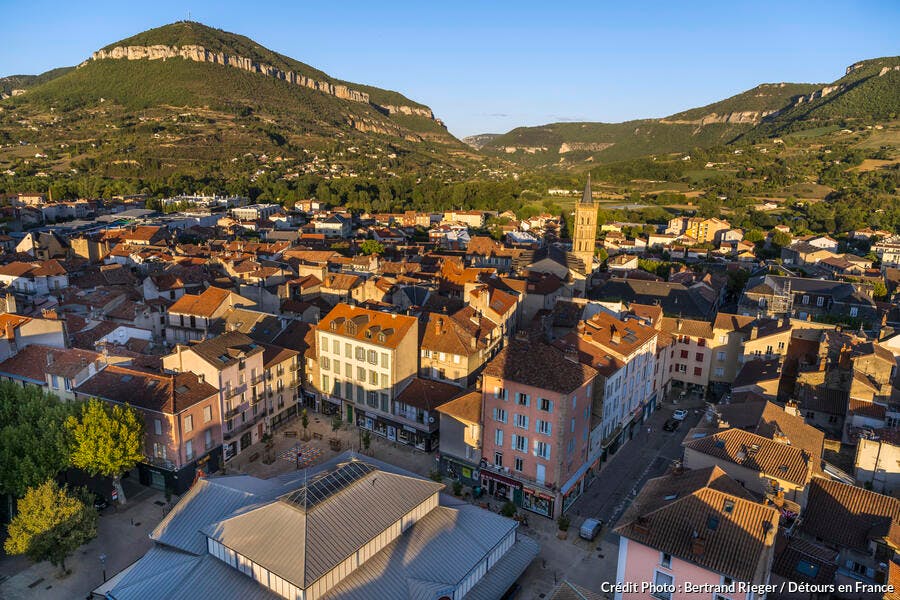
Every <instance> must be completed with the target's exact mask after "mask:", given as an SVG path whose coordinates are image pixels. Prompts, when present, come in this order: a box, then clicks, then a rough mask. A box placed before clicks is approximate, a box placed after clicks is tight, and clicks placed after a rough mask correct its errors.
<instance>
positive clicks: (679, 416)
mask: <svg viewBox="0 0 900 600" xmlns="http://www.w3.org/2000/svg"><path fill="white" fill-rule="evenodd" d="M687 415H688V412H687V411H686V410H684V409H683V408H679V409H678V410H676V411H675V412H674V413H672V418H673V419H675V420H676V421H684V420H685V418H687Z"/></svg>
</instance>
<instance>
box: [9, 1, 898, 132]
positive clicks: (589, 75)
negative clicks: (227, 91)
mask: <svg viewBox="0 0 900 600" xmlns="http://www.w3.org/2000/svg"><path fill="white" fill-rule="evenodd" d="M283 4H284V5H283V6H282V5H279V3H274V2H265V1H262V0H257V1H254V2H247V1H246V0H245V1H244V2H232V1H230V0H222V1H218V2H205V1H190V2H169V1H166V0H160V1H153V2H142V3H133V2H122V1H121V0H118V1H116V2H107V1H98V2H46V1H44V0H32V1H29V2H23V1H22V0H0V15H2V17H3V19H2V20H3V23H4V27H3V29H4V36H3V37H4V41H3V44H2V48H0V75H9V74H14V73H39V72H42V71H45V70H47V69H50V68H54V67H58V66H62V65H72V64H77V63H78V62H81V61H82V60H84V59H85V58H86V57H88V56H89V55H90V53H91V52H92V51H94V50H96V49H97V48H100V47H102V46H105V45H106V44H109V43H111V42H114V41H116V40H118V39H121V38H124V37H127V36H129V35H133V34H135V33H137V32H139V31H142V30H144V29H149V28H151V27H156V26H159V25H163V24H166V23H169V22H172V21H175V20H180V19H185V18H187V17H188V13H189V12H190V17H191V18H192V19H194V20H198V21H201V22H203V23H206V24H208V25H212V26H214V27H219V28H222V29H225V30H228V31H233V32H236V33H241V34H244V35H247V36H249V37H251V38H253V39H254V40H256V41H257V42H259V43H261V44H262V45H264V46H267V47H268V48H271V49H272V50H275V51H277V52H280V53H282V54H286V55H288V56H291V57H293V58H296V59H298V60H301V61H303V62H306V63H308V64H310V65H312V66H314V67H317V68H319V69H321V70H323V71H325V72H327V73H329V74H331V75H333V76H335V77H339V78H341V79H346V80H349V81H354V82H358V83H367V84H371V85H375V86H378V87H384V88H390V89H395V90H398V91H400V92H402V93H404V94H405V95H407V96H408V97H410V98H412V99H415V100H417V101H419V102H423V103H425V104H428V105H429V106H431V107H432V108H433V109H434V111H435V114H437V116H439V117H440V118H442V119H444V121H445V122H446V123H447V125H448V127H449V128H450V131H451V132H453V133H454V134H456V135H457V136H464V135H470V134H473V133H483V132H504V131H508V130H509V129H512V128H513V127H516V126H519V125H540V124H543V123H549V122H553V121H565V120H591V121H608V122H615V121H623V120H627V119H634V118H641V117H660V116H665V115H668V114H672V113H674V112H678V111H680V110H684V109H687V108H691V107H695V106H702V105H704V104H708V103H710V102H714V101H716V100H719V99H722V98H725V97H728V96H730V95H733V94H736V93H738V92H741V91H743V90H745V89H748V88H751V87H753V86H754V85H756V84H758V83H762V82H777V81H803V82H828V81H833V80H834V79H837V78H838V77H840V76H841V75H842V74H843V72H844V68H845V67H847V66H848V65H850V64H852V63H853V62H855V61H857V60H860V59H864V58H872V57H876V56H886V55H897V54H900V34H898V31H900V1H898V0H887V1H858V2H857V1H853V0H850V1H847V0H844V1H843V2H832V1H830V0H819V1H815V2H792V1H790V0H785V1H781V2H769V1H768V0H765V1H764V0H760V1H755V2H742V1H735V2H730V1H725V2H705V3H701V2H691V1H681V2H676V1H671V2H641V1H631V2H628V1H625V2H622V1H619V2H608V1H605V0H594V1H593V2H550V1H546V0H545V1H542V2H529V1H527V0H522V1H519V2H491V1H490V0H483V1H482V2H464V1H457V2H429V1H428V0H425V1H420V2H371V1H369V2H350V1H332V2H314V3H309V2H305V1H296V2H290V3H287V2H285V3H283Z"/></svg>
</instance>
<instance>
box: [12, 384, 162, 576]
mask: <svg viewBox="0 0 900 600" xmlns="http://www.w3.org/2000/svg"><path fill="white" fill-rule="evenodd" d="M143 436H144V429H143V419H142V418H141V416H140V414H139V413H138V412H137V411H135V410H134V409H132V408H131V407H129V406H118V405H116V406H112V405H109V404H107V403H105V402H102V401H100V400H96V399H91V400H88V401H86V402H69V403H65V402H62V401H60V400H59V399H58V398H57V397H55V396H51V395H48V394H45V393H44V392H43V391H42V390H40V389H38V388H36V387H31V386H29V387H25V388H23V387H20V386H18V385H15V384H13V383H9V382H3V383H0V494H2V495H4V496H5V497H6V498H7V499H8V501H9V502H10V504H11V501H12V499H14V498H18V499H19V500H18V503H17V508H18V512H17V514H16V516H15V517H13V519H12V521H11V522H10V525H9V532H8V533H9V535H8V537H7V539H6V541H5V543H4V548H5V550H6V551H7V552H8V553H10V554H25V555H27V556H28V557H29V558H31V559H32V560H34V561H40V560H49V561H50V562H51V563H52V564H53V565H55V566H60V567H62V568H63V570H65V558H66V557H67V556H68V555H69V554H71V553H72V552H74V551H75V549H77V548H78V547H79V546H81V545H82V544H84V543H85V542H87V541H89V540H90V539H92V538H93V537H94V536H95V535H96V519H97V513H96V511H95V510H94V508H93V502H92V501H91V500H90V498H89V497H88V494H87V492H86V491H85V490H83V489H75V490H70V489H68V488H66V487H60V486H59V485H58V484H57V483H56V481H55V478H56V477H57V475H58V474H59V473H60V472H61V471H63V470H64V469H66V468H69V467H74V468H77V469H80V470H82V471H84V472H86V473H88V474H89V475H91V476H105V477H112V478H113V484H114V486H115V487H116V490H117V492H118V497H119V499H120V501H122V502H124V500H125V496H124V493H123V491H122V489H121V483H120V481H119V478H120V477H121V475H122V474H123V473H124V472H125V471H128V470H130V469H132V468H133V467H134V466H135V465H136V464H137V463H138V462H139V461H140V460H142V459H143ZM10 512H11V511H10Z"/></svg>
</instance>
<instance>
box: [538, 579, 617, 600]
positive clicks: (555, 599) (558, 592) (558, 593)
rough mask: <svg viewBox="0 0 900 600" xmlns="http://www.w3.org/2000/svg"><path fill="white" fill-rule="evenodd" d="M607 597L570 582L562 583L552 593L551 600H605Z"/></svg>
mask: <svg viewBox="0 0 900 600" xmlns="http://www.w3.org/2000/svg"><path fill="white" fill-rule="evenodd" d="M605 599H606V596H601V595H600V594H598V593H596V592H592V591H591V590H589V589H587V588H583V587H581V586H580V585H575V584H574V583H571V582H569V581H561V582H560V584H559V586H557V588H556V589H555V590H553V592H551V593H550V598H549V600H605Z"/></svg>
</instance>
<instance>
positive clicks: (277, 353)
mask: <svg viewBox="0 0 900 600" xmlns="http://www.w3.org/2000/svg"><path fill="white" fill-rule="evenodd" d="M260 346H262V347H263V367H264V368H266V369H270V368H272V367H274V366H275V365H277V364H279V363H283V362H285V361H287V360H291V359H292V358H293V357H295V356H299V355H300V353H299V352H298V351H296V350H291V349H289V348H282V347H281V346H275V345H274V344H264V343H261V344H260Z"/></svg>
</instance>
